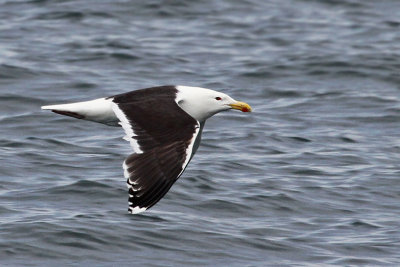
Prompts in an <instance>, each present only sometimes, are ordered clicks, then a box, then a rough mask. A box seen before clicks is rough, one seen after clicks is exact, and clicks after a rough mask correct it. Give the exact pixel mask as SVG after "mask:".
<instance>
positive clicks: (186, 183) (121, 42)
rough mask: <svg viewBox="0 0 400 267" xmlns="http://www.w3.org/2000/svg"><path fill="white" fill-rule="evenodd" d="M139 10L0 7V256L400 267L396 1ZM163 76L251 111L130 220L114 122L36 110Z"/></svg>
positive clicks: (107, 5)
mask: <svg viewBox="0 0 400 267" xmlns="http://www.w3.org/2000/svg"><path fill="white" fill-rule="evenodd" d="M138 2H139V1H128V0H115V1H80V0H69V1H68V0H58V1H46V0H36V1H35V0H31V1H28V0H20V1H15V0H2V1H1V0H0V103H1V105H0V155H1V156H0V265H11V266H21V265H23V266H59V265H75V266H118V265H120V264H122V265H128V266H129V265H132V266H135V265H137V266H138V265H144V266H178V265H187V266H277V265H279V266H321V265H324V266H326V265H339V266H344V265H371V266H372V265H373V266H375V265H382V266H388V265H392V266H395V265H398V264H400V252H399V251H400V231H399V229H400V52H399V51H400V17H399V14H400V3H399V2H398V1H395V0H386V1H362V0H329V1H311V0H288V1H278V0H270V1H261V0H247V1H234V0H233V1H207V0H202V1H192V2H189V1H155V0H154V1H146V2H145V3H138ZM143 2H144V1H143ZM164 84H182V85H191V86H201V87H207V88H211V89H215V90H219V91H223V92H225V93H227V94H229V95H231V96H232V97H234V98H235V99H238V100H242V101H246V102H248V103H249V104H250V105H252V107H253V108H254V112H253V113H251V114H242V113H238V112H227V113H223V114H220V115H217V116H216V117H213V118H211V119H210V120H209V121H208V122H207V124H206V128H205V131H204V133H203V141H202V144H201V146H200V148H199V150H198V152H197V154H196V156H195V157H194V159H193V160H192V162H191V163H190V164H189V166H188V168H187V170H186V171H185V173H184V175H183V176H182V177H181V178H180V179H179V180H178V182H177V183H176V184H175V185H174V186H173V187H172V189H171V191H170V192H169V193H168V194H167V196H166V197H165V198H164V199H162V200H161V201H160V202H159V203H158V204H157V205H156V206H154V207H153V208H152V209H151V210H149V211H148V212H146V213H143V214H140V215H136V216H132V215H129V214H128V213H127V207H128V204H127V198H128V195H127V189H126V185H125V179H124V178H123V171H122V168H121V164H122V161H123V160H124V158H125V157H126V156H127V155H128V154H130V153H131V151H130V147H129V144H128V143H127V142H125V141H124V140H122V139H121V137H122V136H123V135H124V134H123V131H122V129H118V128H113V127H107V126H104V125H100V124H95V123H91V122H85V121H80V120H76V119H73V118H68V117H63V116H59V115H56V114H52V113H50V112H42V111H41V110H40V106H41V105H46V104H56V103H63V102H74V101H82V100H90V99H94V98H99V97H104V96H110V95H114V94H117V93H122V92H127V91H131V90H134V89H139V88H144V87H149V86H156V85H164Z"/></svg>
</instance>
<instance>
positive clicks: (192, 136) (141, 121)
mask: <svg viewBox="0 0 400 267" xmlns="http://www.w3.org/2000/svg"><path fill="white" fill-rule="evenodd" d="M176 94H177V90H176V89H175V87H173V86H163V87H153V88H148V89H142V90H137V91H133V92H129V93H125V94H120V95H116V96H114V97H113V102H114V103H115V104H114V106H113V110H114V112H115V114H116V115H117V117H118V118H119V120H120V121H121V125H122V126H123V128H124V130H125V132H126V134H127V139H129V140H130V141H131V145H132V147H133V149H134V151H135V153H134V154H131V155H130V156H129V157H128V158H127V159H126V160H125V162H124V164H123V167H124V173H125V177H126V178H127V179H128V180H127V183H128V187H129V205H130V208H129V211H130V212H132V213H137V212H141V211H144V210H145V209H148V208H150V207H151V206H153V205H154V204H155V203H157V202H158V201H159V200H160V199H161V198H162V197H163V196H164V195H165V194H166V193H167V192H168V190H169V189H170V188H171V186H172V185H173V183H174V182H175V181H176V180H177V179H178V178H179V176H180V175H181V173H182V172H183V170H184V169H185V167H186V165H187V164H188V163H189V160H190V157H191V154H192V148H193V144H194V142H195V140H196V137H197V134H198V133H199V128H200V124H199V123H198V122H197V121H196V120H195V119H194V118H192V117H191V116H190V115H188V114H187V113H186V112H184V111H183V110H182V109H181V108H180V107H179V106H178V105H177V103H176V102H175V98H176Z"/></svg>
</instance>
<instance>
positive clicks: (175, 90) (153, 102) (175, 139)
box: [42, 85, 251, 214]
mask: <svg viewBox="0 0 400 267" xmlns="http://www.w3.org/2000/svg"><path fill="white" fill-rule="evenodd" d="M42 109H45V110H51V111H53V112H55V113H58V114H61V115H66V116H70V117H74V118H77V119H83V120H89V121H94V122H99V123H103V124H106V125H109V126H122V128H123V129H124V130H125V133H126V136H125V137H124V139H125V140H127V141H129V142H130V145H131V147H132V148H133V152H134V153H132V154H131V155H129V156H128V157H127V158H126V159H125V161H124V163H123V164H122V167H123V170H124V176H125V178H126V179H127V185H128V188H129V209H128V211H129V212H130V213H133V214H135V213H140V212H143V211H145V210H147V209H149V208H151V207H152V206H153V205H154V204H156V203H157V202H158V201H159V200H160V199H161V198H162V197H163V196H164V195H165V194H166V193H167V192H168V190H169V189H170V188H171V186H172V185H173V184H174V182H175V181H176V180H177V179H178V178H179V177H180V176H181V175H182V173H183V171H184V170H185V168H186V166H187V165H188V163H189V161H190V160H191V159H192V157H193V155H194V153H195V152H196V150H197V148H198V147H199V144H200V139H201V133H202V130H203V128H204V124H205V121H206V120H207V119H208V118H210V117H211V116H213V115H215V114H216V113H218V112H221V111H225V110H229V109H236V110H240V111H243V112H251V107H250V106H249V105H248V104H247V103H244V102H239V101H236V100H234V99H233V98H231V97H230V96H228V95H226V94H224V93H220V92H217V91H214V90H210V89H206V88H200V87H189V86H171V85H168V86H159V87H152V88H146V89H140V90H135V91H132V92H128V93H123V94H118V95H115V96H111V97H105V98H99V99H95V100H91V101H84V102H77V103H71V104H61V105H50V106H43V107H42Z"/></svg>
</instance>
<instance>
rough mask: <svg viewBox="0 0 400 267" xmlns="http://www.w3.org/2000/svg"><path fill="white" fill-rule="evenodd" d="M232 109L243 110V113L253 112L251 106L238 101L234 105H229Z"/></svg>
mask: <svg viewBox="0 0 400 267" xmlns="http://www.w3.org/2000/svg"><path fill="white" fill-rule="evenodd" d="M229 106H231V108H233V109H238V110H241V111H242V112H251V107H250V105H249V104H247V103H244V102H240V101H237V102H235V103H233V104H229Z"/></svg>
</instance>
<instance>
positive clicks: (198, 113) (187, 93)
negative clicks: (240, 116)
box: [176, 86, 251, 121]
mask: <svg viewBox="0 0 400 267" xmlns="http://www.w3.org/2000/svg"><path fill="white" fill-rule="evenodd" d="M176 89H177V90H178V94H177V98H176V102H177V104H178V105H179V106H180V107H181V108H182V109H183V110H184V111H185V112H186V113H188V114H189V115H190V116H192V117H193V118H195V119H196V120H198V121H205V120H206V119H208V118H209V117H211V116H213V115H215V114H216V113H218V112H221V111H225V110H229V109H237V110H240V111H242V112H251V107H250V105H249V104H247V103H244V102H240V101H236V100H234V99H233V98H231V97H230V96H228V95H227V94H224V93H220V92H217V91H214V90H210V89H206V88H200V87H189V86H177V87H176Z"/></svg>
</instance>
